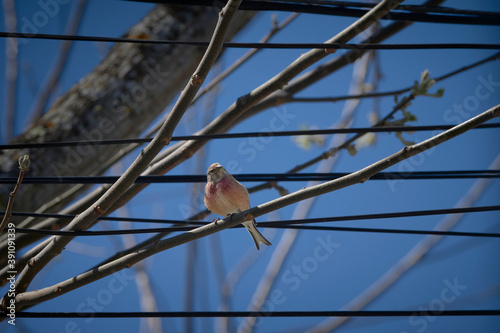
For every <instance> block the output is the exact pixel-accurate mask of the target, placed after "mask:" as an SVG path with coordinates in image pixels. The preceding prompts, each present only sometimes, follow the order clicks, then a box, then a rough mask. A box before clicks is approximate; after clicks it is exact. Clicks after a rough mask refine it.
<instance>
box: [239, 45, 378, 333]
mask: <svg viewBox="0 0 500 333" xmlns="http://www.w3.org/2000/svg"><path fill="white" fill-rule="evenodd" d="M366 55H367V56H366ZM366 55H365V56H364V57H362V58H361V59H360V60H359V61H357V62H355V63H354V68H353V79H352V81H351V86H350V88H349V93H353V94H355V93H359V92H360V91H362V89H363V86H364V83H365V79H366V76H367V72H368V67H369V63H370V57H369V54H366ZM358 105H359V100H349V101H347V102H346V103H345V104H344V110H343V112H342V116H341V118H340V120H339V121H337V124H335V125H334V126H333V127H334V128H346V127H349V125H350V124H351V123H352V118H353V116H354V112H355V110H356V109H357V107H358ZM344 140H345V135H344V134H342V135H335V136H333V138H332V139H331V140H330V147H337V146H339V145H340V144H341V143H342V142H343V141H344ZM338 156H339V155H335V156H334V157H333V158H330V159H328V160H324V161H322V162H321V163H320V164H319V165H318V167H317V168H316V172H319V173H321V172H331V170H332V168H333V167H334V165H335V164H336V162H337V160H338ZM317 184H319V182H317V181H312V182H309V183H308V184H307V187H310V186H314V185H317ZM316 198H317V197H313V198H310V199H307V200H304V201H301V202H299V204H298V205H297V206H296V207H295V210H294V212H293V216H292V219H304V218H306V217H307V214H308V213H309V211H310V209H311V207H312V205H313V203H314V201H315V199H316ZM297 236H298V230H297V229H290V230H285V232H284V233H283V235H282V237H281V239H280V241H279V243H278V244H277V246H276V249H275V251H274V253H273V256H272V257H271V259H270V260H269V263H268V264H267V266H266V270H265V272H264V276H263V277H262V279H261V280H260V282H259V284H258V286H257V288H256V290H255V292H254V294H253V296H252V301H251V302H250V305H249V306H248V310H249V311H260V309H261V308H262V305H263V304H264V301H265V300H266V299H267V297H268V295H269V293H270V292H271V288H272V286H273V285H274V281H275V280H276V277H277V276H278V274H279V273H280V271H281V268H282V267H283V263H284V262H285V259H286V258H287V257H288V255H289V253H290V250H291V249H292V247H293V245H294V244H295V240H296V239H297ZM255 321H256V318H252V317H248V318H245V319H244V320H242V321H241V324H240V326H239V328H238V332H239V333H248V332H251V331H252V330H253V328H254V325H255Z"/></svg>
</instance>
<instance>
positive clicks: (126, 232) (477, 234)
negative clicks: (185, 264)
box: [15, 222, 500, 238]
mask: <svg viewBox="0 0 500 333" xmlns="http://www.w3.org/2000/svg"><path fill="white" fill-rule="evenodd" d="M275 224H276V225H272V224H270V223H268V222H266V223H260V224H259V227H263V228H278V229H299V230H316V231H345V232H370V233H384V234H410V235H440V236H467V237H492V238H500V233H486V232H468V231H436V230H406V229H380V228H351V227H330V226H311V225H286V224H281V223H280V224H278V223H275ZM242 227H243V226H241V225H239V226H236V227H235V228H242ZM195 228H197V227H196V226H192V227H167V228H147V229H129V230H123V229H122V230H98V231H63V230H41V229H27V228H15V231H16V233H24V234H34V235H51V236H69V237H75V236H110V235H137V234H151V233H158V232H183V231H191V230H193V229H195Z"/></svg>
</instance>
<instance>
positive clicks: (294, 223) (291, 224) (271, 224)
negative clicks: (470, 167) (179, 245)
mask: <svg viewBox="0 0 500 333" xmlns="http://www.w3.org/2000/svg"><path fill="white" fill-rule="evenodd" d="M494 210H500V206H482V207H468V208H451V209H440V210H428V211H425V210H422V211H414V212H399V213H384V214H366V215H349V216H336V217H324V218H309V219H299V220H282V221H268V222H260V223H259V227H264V228H288V229H304V230H323V231H346V232H373V233H392V234H418V235H441V236H469V237H493V238H499V237H500V234H499V233H481V232H457V231H439V230H405V229H380V228H351V227H332V226H310V225H305V226H304V225H298V224H310V223H324V222H340V221H354V220H367V219H382V218H385V219H387V218H394V217H411V216H424V215H437V214H452V213H470V212H485V211H494ZM0 213H4V212H0ZM12 215H13V216H35V217H59V218H61V217H63V218H73V217H74V216H75V215H63V214H36V213H17V212H14V213H12ZM100 219H101V220H113V221H125V220H126V221H129V222H139V221H140V222H155V223H173V224H177V225H179V224H183V225H191V226H183V227H168V228H148V229H128V230H103V231H59V230H40V229H25V228H16V232H19V233H26V234H38V235H59V236H72V237H74V236H105V235H106V236H107V235H125V234H144V233H158V232H160V233H163V232H180V231H189V230H192V229H194V228H195V226H200V225H206V224H208V223H210V222H200V221H182V220H159V219H137V218H119V217H102V218H100ZM239 227H241V226H236V227H235V228H239Z"/></svg>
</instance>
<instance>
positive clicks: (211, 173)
mask: <svg viewBox="0 0 500 333" xmlns="http://www.w3.org/2000/svg"><path fill="white" fill-rule="evenodd" d="M226 175H227V171H226V169H224V167H223V166H222V165H220V164H219V163H214V164H212V165H211V166H210V167H209V168H208V170H207V181H208V182H209V183H217V182H218V181H220V180H222V178H224V177H226Z"/></svg>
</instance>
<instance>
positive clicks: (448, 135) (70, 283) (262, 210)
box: [16, 105, 500, 309]
mask: <svg viewBox="0 0 500 333" xmlns="http://www.w3.org/2000/svg"><path fill="white" fill-rule="evenodd" d="M499 116H500V105H497V106H495V107H493V108H491V109H489V110H487V111H485V112H483V113H481V114H479V115H478V116H476V117H474V118H472V119H469V120H468V121H465V122H463V123H462V124H460V125H457V126H455V127H453V128H451V129H449V130H447V131H444V132H442V133H441V134H438V135H436V136H434V137H431V138H429V139H427V140H425V141H423V142H421V143H418V144H415V145H413V146H409V147H405V148H403V149H402V150H400V151H399V152H397V153H395V154H393V155H391V156H388V157H386V158H384V159H382V160H380V161H378V162H376V163H374V164H372V165H370V166H367V167H365V168H363V169H361V170H359V171H356V172H353V173H351V174H349V175H346V176H344V177H340V178H337V179H334V180H331V181H328V182H324V183H322V184H319V185H315V186H312V187H309V188H304V189H301V190H299V191H297V192H294V193H291V194H288V195H286V196H283V197H280V198H278V199H275V200H272V201H269V202H267V203H264V204H262V205H259V206H256V207H253V208H251V209H249V210H246V211H244V212H241V213H238V214H234V215H232V216H231V218H229V217H228V218H225V219H224V220H220V221H218V222H217V224H215V223H210V224H207V225H205V226H202V227H199V228H196V229H193V230H191V231H189V232H185V233H182V234H179V235H177V236H174V237H171V238H168V239H165V240H161V241H158V242H156V243H155V244H152V245H150V246H148V247H146V248H143V249H140V250H138V251H136V252H134V253H130V254H128V255H126V256H124V257H122V258H120V259H117V260H115V261H113V262H110V263H108V264H106V265H103V266H100V267H97V268H95V269H93V270H91V271H87V272H85V273H83V274H80V275H78V276H75V277H73V278H71V279H68V280H66V281H63V282H60V283H58V284H56V285H53V286H50V287H46V288H43V289H40V290H36V291H30V292H23V293H20V294H18V295H17V296H16V304H17V308H18V309H24V308H26V307H28V306H31V305H34V304H38V303H40V302H43V301H46V300H49V299H52V298H55V297H58V296H60V295H62V294H65V293H67V292H69V291H71V290H74V289H77V288H79V287H81V286H84V285H86V284H89V283H91V282H94V281H96V280H99V279H101V278H103V277H106V276H108V275H110V274H113V273H115V272H117V271H119V270H122V269H124V268H129V267H131V266H132V265H134V264H136V263H138V262H139V261H141V260H144V259H145V258H147V257H150V256H152V255H153V254H155V253H158V252H161V251H165V250H167V249H170V248H173V247H176V246H179V245H181V244H185V243H187V242H190V241H193V240H195V239H199V238H201V237H205V236H208V235H211V234H213V233H215V232H218V231H222V230H224V229H227V228H230V227H234V226H236V225H238V224H240V223H242V222H243V221H246V220H249V219H252V218H256V217H259V216H261V215H264V214H267V213H270V212H272V211H274V210H277V209H280V208H283V207H286V206H289V205H291V204H294V203H297V202H299V201H302V200H305V199H309V198H312V197H315V196H318V195H321V194H325V193H329V192H332V191H336V190H339V189H342V188H344V187H347V186H351V185H355V184H359V183H364V182H365V181H366V180H368V179H369V178H370V177H372V176H373V175H375V174H376V173H378V172H381V171H382V170H384V169H387V168H389V167H391V166H393V165H395V164H397V163H399V162H401V161H403V160H405V159H407V158H410V157H412V156H414V155H416V154H419V153H421V152H423V151H425V150H428V149H431V148H433V147H435V146H437V145H439V144H441V143H443V142H445V141H448V140H450V139H452V138H454V137H456V136H458V135H460V134H462V133H465V132H467V131H468V130H470V129H472V128H474V127H476V126H478V125H480V124H482V123H484V122H486V121H488V120H490V119H493V118H495V117H499ZM41 253H43V251H42V252H41Z"/></svg>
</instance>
